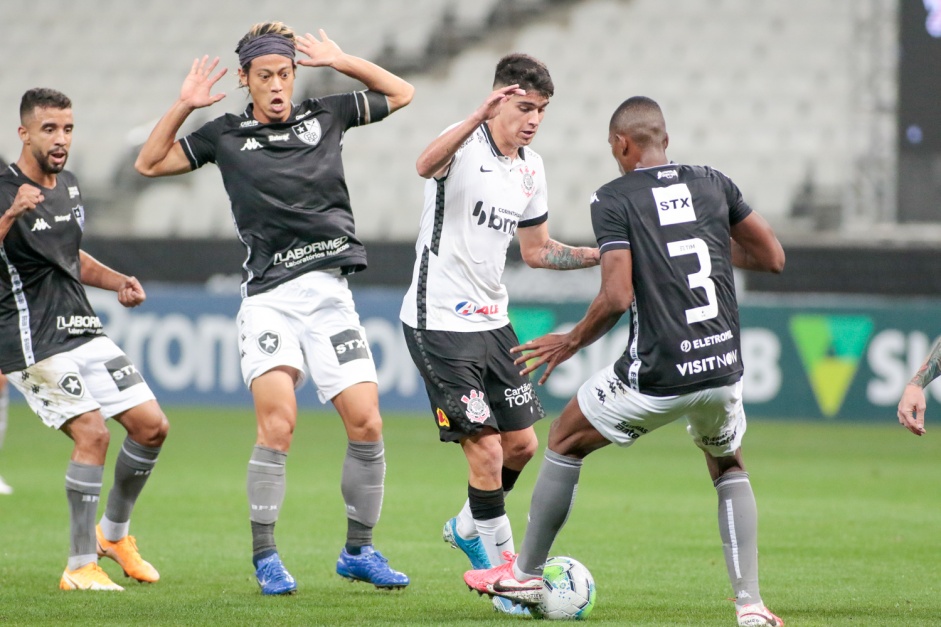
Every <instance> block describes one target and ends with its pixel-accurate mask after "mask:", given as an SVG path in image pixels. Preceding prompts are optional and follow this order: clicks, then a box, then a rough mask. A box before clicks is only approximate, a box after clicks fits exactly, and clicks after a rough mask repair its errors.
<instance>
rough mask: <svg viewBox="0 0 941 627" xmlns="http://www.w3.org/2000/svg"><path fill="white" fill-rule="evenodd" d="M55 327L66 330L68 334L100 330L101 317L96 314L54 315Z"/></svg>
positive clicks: (98, 331)
mask: <svg viewBox="0 0 941 627" xmlns="http://www.w3.org/2000/svg"><path fill="white" fill-rule="evenodd" d="M56 329H58V330H59V331H67V332H68V333H69V335H86V334H88V332H89V331H91V332H93V333H94V334H98V333H101V332H102V328H101V319H100V318H99V317H98V316H68V317H66V316H56Z"/></svg>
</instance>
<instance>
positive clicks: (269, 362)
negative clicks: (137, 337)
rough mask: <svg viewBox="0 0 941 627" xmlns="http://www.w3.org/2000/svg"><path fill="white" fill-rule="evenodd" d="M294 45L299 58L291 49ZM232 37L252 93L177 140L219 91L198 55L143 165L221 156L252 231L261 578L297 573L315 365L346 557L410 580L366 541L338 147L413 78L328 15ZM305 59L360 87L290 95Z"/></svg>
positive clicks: (374, 393)
mask: <svg viewBox="0 0 941 627" xmlns="http://www.w3.org/2000/svg"><path fill="white" fill-rule="evenodd" d="M297 50H300V51H301V52H302V53H304V55H306V58H303V59H301V60H299V61H297V62H296V63H295V54H296V51H297ZM236 53H237V54H238V57H239V58H238V63H239V70H238V78H239V86H240V87H245V88H246V89H247V90H248V95H249V96H250V98H251V103H250V104H249V105H248V107H247V108H246V109H245V111H244V113H242V114H241V115H223V116H220V117H218V118H216V119H214V120H212V121H210V122H207V123H206V124H204V125H203V126H202V127H200V128H199V129H197V130H196V131H195V132H193V133H191V134H189V135H187V136H185V137H183V138H182V139H180V140H175V137H176V135H177V132H178V131H179V130H180V127H181V126H182V124H183V122H184V121H185V120H186V118H187V117H188V116H189V115H190V114H191V113H192V112H193V111H194V110H195V109H199V108H202V107H207V106H209V105H211V104H213V103H215V102H217V101H219V100H221V99H222V98H223V97H224V96H225V94H215V95H212V94H210V91H211V89H212V87H213V85H214V84H215V83H216V82H217V81H218V80H219V79H220V78H221V77H222V75H223V74H224V73H225V70H222V71H220V72H217V73H215V74H213V72H214V71H215V67H216V65H217V64H218V61H219V59H218V58H216V59H215V60H214V61H212V62H211V63H209V62H208V58H207V57H204V58H203V59H202V60H201V61H200V60H199V59H197V60H196V61H194V62H193V66H192V68H191V71H190V74H189V76H187V78H186V80H185V81H184V83H183V87H182V89H181V91H180V98H179V100H178V101H177V102H176V103H175V104H174V105H173V106H172V107H171V109H170V110H169V111H168V112H167V113H166V115H164V117H163V118H162V119H161V120H160V122H159V123H158V124H157V126H156V127H155V128H154V130H153V132H152V133H151V135H150V137H149V138H148V139H147V142H146V143H145V144H144V146H143V148H142V150H141V153H140V155H139V156H138V158H137V163H136V167H137V169H138V171H140V172H141V173H142V174H144V175H146V176H164V175H171V174H183V173H185V172H190V171H192V170H195V169H196V168H199V167H202V166H203V165H205V164H207V163H215V164H216V165H217V166H218V167H219V171H220V173H221V174H222V181H223V183H224V185H225V188H226V191H227V192H228V195H229V198H230V199H231V201H232V215H233V217H234V219H235V226H236V230H237V231H238V237H239V239H240V240H241V241H242V243H243V244H244V245H245V249H246V260H245V264H244V266H243V271H244V272H243V277H244V281H243V283H242V297H243V301H242V306H241V309H240V311H239V315H238V325H239V348H240V351H241V356H242V374H243V376H244V379H245V383H246V385H248V387H249V389H251V391H252V396H253V398H254V401H255V412H256V416H257V419H258V430H257V439H256V443H255V447H254V449H253V451H252V455H251V459H250V460H249V463H248V482H247V489H248V500H249V518H250V520H251V528H252V561H253V564H254V566H255V576H256V580H257V581H258V585H259V586H260V588H261V592H262V594H266V595H277V594H290V593H293V592H294V591H295V590H296V588H297V584H296V582H295V581H294V578H293V577H292V576H291V575H290V573H288V571H287V569H286V568H285V567H284V564H283V562H282V560H281V557H280V555H279V553H278V550H277V546H276V544H275V539H274V527H275V523H276V522H277V520H278V515H279V513H280V510H281V505H282V503H283V501H284V492H285V464H286V461H287V454H288V449H289V448H290V445H291V438H292V435H293V433H294V427H295V424H296V422H297V400H296V396H295V388H296V387H297V386H299V385H300V384H301V383H302V382H303V381H304V379H305V378H306V377H307V376H310V377H311V378H312V379H313V381H314V383H315V384H316V386H317V393H318V395H319V397H320V400H321V401H322V402H327V401H330V402H332V403H333V405H334V407H336V409H337V412H338V413H339V414H340V418H341V419H342V420H343V424H344V426H345V427H346V434H347V440H348V442H347V453H346V459H345V461H344V463H343V476H342V479H341V490H342V492H343V498H344V501H345V503H346V512H347V534H346V544H345V546H344V547H343V549H342V550H341V551H340V556H339V559H338V560H337V567H336V570H337V573H338V574H339V575H340V576H342V577H345V578H347V579H351V580H354V581H367V582H369V583H372V584H374V585H376V586H377V587H382V588H402V587H405V586H406V585H408V582H409V579H408V577H407V576H406V575H405V574H403V573H401V572H399V571H396V570H393V569H392V568H391V567H390V566H389V565H388V562H387V561H386V559H385V558H384V557H383V556H382V554H381V553H379V552H378V551H376V550H375V548H374V547H373V535H372V534H373V527H374V526H375V525H376V523H377V521H378V520H379V512H380V509H381V506H382V495H383V482H384V477H385V454H384V448H383V442H382V418H381V417H380V414H379V393H378V386H377V384H376V370H375V366H374V364H373V361H372V355H371V354H370V352H369V347H368V345H367V342H366V334H365V332H364V331H363V328H362V326H361V325H360V321H359V317H358V316H357V314H356V309H355V308H354V305H353V299H352V296H351V294H350V291H349V289H348V288H347V285H346V279H345V275H347V274H350V273H353V272H357V271H360V270H363V269H365V268H366V251H365V249H364V248H363V245H362V244H361V243H360V242H359V240H357V239H356V233H355V229H354V226H353V212H352V209H351V207H350V197H349V192H348V191H347V187H346V182H345V179H344V175H343V163H342V160H341V155H340V150H341V146H342V141H343V136H344V134H345V133H346V131H347V130H349V129H350V128H353V127H356V126H362V125H365V124H370V123H372V122H378V121H380V120H382V119H383V118H385V117H386V116H388V115H389V114H390V113H392V112H393V111H395V110H396V109H399V108H401V107H404V106H405V105H407V104H408V103H409V102H410V101H411V98H412V92H413V91H414V90H413V88H412V86H411V85H409V84H408V83H407V82H405V81H404V80H402V79H401V78H399V77H397V76H395V75H393V74H391V73H389V72H387V71H385V70H383V69H382V68H380V67H378V66H376V65H374V64H372V63H370V62H368V61H365V60H363V59H360V58H357V57H353V56H351V55H348V54H345V53H343V52H342V51H341V50H340V48H339V47H338V46H337V45H336V43H334V42H333V41H331V40H330V39H329V38H327V36H326V34H325V33H324V32H323V31H320V37H319V39H318V38H317V37H314V36H313V35H310V34H307V35H304V36H295V34H294V32H293V31H292V30H291V29H290V28H288V27H287V26H285V25H284V24H282V23H280V22H265V23H261V24H256V25H255V26H253V27H252V28H251V30H250V31H249V32H248V33H247V34H246V35H245V36H244V37H242V39H241V41H239V44H238V47H237V48H236ZM298 64H299V65H305V66H310V67H319V66H324V67H332V68H334V69H335V70H337V71H339V72H341V73H343V74H345V75H347V76H349V77H351V78H353V79H356V80H358V81H360V82H362V83H363V84H365V85H366V89H365V90H363V91H358V92H355V93H347V94H337V95H332V96H327V97H324V98H312V99H308V100H304V101H302V102H300V103H298V104H294V103H293V102H292V100H291V96H292V95H293V91H294V80H295V69H296V66H297V65H298Z"/></svg>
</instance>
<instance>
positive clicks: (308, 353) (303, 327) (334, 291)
mask: <svg viewBox="0 0 941 627" xmlns="http://www.w3.org/2000/svg"><path fill="white" fill-rule="evenodd" d="M238 326H239V353H240V355H241V356H242V378H243V379H244V380H245V385H247V386H248V387H249V389H251V386H252V381H254V380H255V379H256V378H257V377H259V376H261V375H263V374H264V373H266V372H268V371H269V370H271V369H272V368H275V367H277V366H290V367H291V368H295V369H297V370H298V371H300V373H301V376H300V378H299V379H298V381H297V383H296V384H295V388H300V387H301V385H303V383H304V381H305V380H306V378H307V376H310V377H311V379H313V381H314V384H315V385H316V386H317V396H318V397H319V398H320V402H321V403H326V402H327V401H329V400H330V399H332V398H333V397H334V396H336V395H337V394H339V393H340V392H342V391H343V390H345V389H346V388H348V387H350V386H351V385H354V384H356V383H362V382H364V381H371V382H372V383H377V382H378V379H377V378H376V365H375V363H373V359H372V353H371V352H370V350H369V343H368V342H367V341H366V330H365V329H364V328H363V327H362V326H361V325H360V323H359V315H358V314H357V313H356V307H355V305H354V304H353V294H352V293H351V292H350V290H349V288H348V287H347V284H346V279H345V278H343V277H342V276H340V271H339V270H330V271H326V272H321V271H316V272H308V273H307V274H304V275H302V276H299V277H297V278H296V279H292V280H291V281H288V282H287V283H282V284H281V285H279V286H277V287H275V288H274V289H272V290H269V291H267V292H264V293H262V294H256V295H254V296H249V297H248V298H245V299H243V300H242V306H241V307H240V308H239V315H238Z"/></svg>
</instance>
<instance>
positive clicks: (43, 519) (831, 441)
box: [0, 405, 941, 627]
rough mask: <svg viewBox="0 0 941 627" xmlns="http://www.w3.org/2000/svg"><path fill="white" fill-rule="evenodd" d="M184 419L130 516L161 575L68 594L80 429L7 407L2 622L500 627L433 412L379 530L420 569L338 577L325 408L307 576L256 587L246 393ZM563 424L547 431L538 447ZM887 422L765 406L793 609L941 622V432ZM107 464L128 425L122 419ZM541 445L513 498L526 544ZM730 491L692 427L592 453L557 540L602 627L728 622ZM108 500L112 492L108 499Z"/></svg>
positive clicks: (304, 479) (773, 504) (291, 500)
mask: <svg viewBox="0 0 941 627" xmlns="http://www.w3.org/2000/svg"><path fill="white" fill-rule="evenodd" d="M165 409H166V411H167V414H168V416H169V417H170V420H171V423H172V428H171V432H170V437H169V439H168V440H167V443H166V446H165V448H164V452H163V454H162V456H161V459H160V462H159V464H158V465H157V468H156V471H155V473H154V475H153V477H152V479H151V481H150V483H149V484H148V486H147V488H146V490H145V492H144V493H143V495H142V497H141V500H140V501H139V503H138V507H137V510H136V512H135V515H134V518H133V521H132V522H133V525H132V528H131V533H133V534H134V535H136V536H137V538H138V542H139V546H140V547H141V550H142V553H143V555H144V557H145V558H146V559H148V560H149V561H151V562H152V563H153V564H154V565H155V566H157V568H158V569H159V570H160V572H161V576H162V578H161V581H160V582H159V583H157V584H155V585H142V584H137V583H133V582H130V581H129V580H127V579H125V578H124V577H123V575H122V574H121V572H120V569H119V568H118V567H117V565H116V564H115V563H114V562H111V561H110V560H107V559H106V560H102V566H103V567H104V568H105V570H107V571H108V572H109V573H110V574H111V576H112V577H113V578H114V579H115V580H116V581H117V582H119V583H122V585H125V586H126V587H127V590H126V592H124V593H93V592H86V593H81V592H60V591H59V590H58V589H57V583H58V578H59V576H60V574H61V572H62V569H63V568H64V566H65V561H66V556H67V552H68V535H67V534H68V525H67V509H66V501H65V495H64V486H63V477H64V473H65V468H66V465H67V458H68V456H69V452H70V450H71V443H70V442H69V441H68V439H67V438H65V437H64V436H62V435H61V434H57V433H55V432H53V431H51V430H49V429H47V428H45V427H43V426H42V425H41V424H40V422H39V420H38V419H37V418H35V417H34V416H33V415H32V414H31V413H29V411H28V410H27V408H26V407H25V406H24V405H14V406H13V408H12V416H11V420H10V428H9V432H8V434H7V441H6V444H5V446H4V448H3V450H2V451H0V473H2V474H3V476H4V477H5V478H6V479H7V480H8V481H9V483H10V484H11V485H13V487H14V489H15V493H14V494H13V495H12V496H6V497H0V625H33V624H42V625H53V624H89V625H336V624H358V625H386V624H399V625H413V624H414V625H419V624H424V625H462V624H464V625H506V624H509V623H513V622H521V621H525V620H527V619H517V618H512V617H505V616H499V615H496V614H495V613H494V612H493V610H492V608H491V606H490V604H489V602H488V600H487V599H486V598H480V597H478V596H477V595H476V594H473V593H471V592H469V591H468V590H467V588H466V587H465V586H464V584H463V581H462V580H461V575H462V573H463V572H464V570H465V568H466V567H467V563H466V561H465V559H464V558H463V555H462V554H461V553H459V552H457V551H453V550H451V549H449V548H447V546H446V545H445V544H444V543H443V542H442V541H441V527H442V524H443V522H444V521H445V520H446V519H447V518H449V517H450V516H451V515H453V514H454V513H455V512H456V511H457V509H458V508H459V507H460V505H461V503H462V501H463V499H464V496H465V494H466V492H465V485H466V470H465V463H464V461H463V456H462V455H461V453H460V450H459V449H458V447H457V446H456V445H445V444H441V443H439V442H438V440H437V434H436V431H435V428H434V427H433V425H432V423H431V419H430V418H429V417H425V416H422V419H416V417H414V416H405V415H393V414H387V415H386V416H385V421H386V428H385V441H386V455H387V462H388V470H387V477H386V494H385V504H384V509H383V514H382V519H381V521H380V523H379V526H378V527H377V530H376V545H377V547H378V548H379V549H380V550H381V551H383V552H384V553H385V554H386V556H387V557H389V558H390V561H391V563H392V564H393V566H395V567H396V568H399V569H401V570H403V571H405V572H407V573H408V574H409V575H410V576H411V578H412V585H411V586H409V588H408V589H407V590H405V591H402V592H391V593H390V592H382V591H378V590H376V589H374V588H373V587H372V586H367V585H365V584H350V583H348V582H346V581H344V580H342V579H340V578H339V577H337V576H336V574H335V573H334V565H335V561H336V557H337V553H338V552H339V550H340V547H341V544H342V541H343V537H344V532H345V519H344V514H343V503H342V500H341V497H340V489H339V476H340V464H341V460H342V457H343V453H344V448H345V444H344V436H343V431H342V427H341V425H340V421H339V419H338V418H337V417H336V415H335V414H333V413H329V412H317V413H315V412H305V413H303V414H302V416H301V417H300V419H299V421H298V427H297V431H296V436H295V441H294V444H293V447H292V451H291V455H290V457H289V458H288V491H287V498H286V501H285V505H284V509H283V511H282V514H281V520H280V522H279V523H278V529H277V537H278V544H279V549H280V551H281V554H282V556H283V558H284V560H285V563H286V565H287V566H288V568H289V569H290V571H291V572H292V573H293V574H294V576H295V577H296V579H297V581H298V592H297V594H296V595H294V596H291V597H277V598H263V597H261V595H260V594H259V592H258V588H257V585H256V584H255V581H254V577H253V570H252V567H251V562H250V557H249V554H250V548H251V541H250V536H249V525H248V512H247V504H246V497H245V469H246V464H247V461H248V456H249V452H250V450H251V447H252V443H253V441H254V418H253V416H252V414H251V412H250V410H248V409H246V408H238V409H219V408H213V409H196V408H173V407H167V408H165ZM547 427H548V421H544V422H543V423H541V424H540V425H539V427H538V430H539V434H540V440H541V443H542V444H544V442H545V434H546V429H547ZM934 431H935V430H934V429H932V423H931V420H930V417H929V432H928V435H927V436H925V437H923V438H920V439H919V438H916V437H914V436H912V435H911V434H909V433H908V432H906V431H904V430H903V429H902V428H901V427H899V426H898V425H897V424H896V421H895V418H894V417H893V416H892V415H887V416H886V420H885V424H882V425H864V424H856V425H851V424H841V425H837V424H821V423H810V422H775V421H766V420H764V421H763V420H752V421H751V424H750V425H749V431H748V435H747V436H746V438H745V449H744V450H745V459H746V462H747V465H748V468H749V471H750V473H751V477H752V483H753V485H754V488H755V492H756V495H757V498H758V508H759V516H760V550H761V554H760V561H761V576H762V592H763V595H764V597H765V600H766V601H767V603H768V605H769V606H770V607H771V608H772V609H773V610H774V611H775V612H776V613H778V614H779V615H780V616H781V617H782V618H784V619H785V621H786V622H787V624H788V626H789V627H793V626H796V625H828V626H829V625H852V626H854V627H858V626H860V625H866V626H868V625H873V626H880V627H881V626H890V625H907V626H910V625H939V624H941V576H939V573H941V566H939V562H941V507H939V505H941V498H939V497H941V439H939V438H941V436H939V435H938V434H937V433H935V432H934ZM112 433H113V440H112V449H111V452H110V453H109V456H108V462H109V464H108V467H107V468H106V472H105V490H104V491H103V493H102V498H103V499H104V495H105V494H106V493H107V490H108V489H109V487H110V474H111V464H113V461H114V457H115V450H116V447H117V446H118V445H119V443H120V441H121V440H122V439H123V431H122V430H121V429H120V426H119V425H112ZM539 463H541V453H540V455H539V456H537V458H536V460H534V462H533V464H532V465H531V467H530V468H529V469H528V470H527V472H526V473H524V475H523V477H522V478H521V479H520V482H519V484H518V486H517V488H516V490H515V491H514V492H513V493H511V495H510V497H509V500H508V510H509V513H510V516H511V520H512V521H513V524H514V529H515V531H516V542H517V547H518V546H519V545H520V542H521V540H522V536H523V532H524V529H525V520H526V510H527V507H528V505H529V496H530V493H531V490H532V485H533V482H534V480H535V476H536V468H537V466H538V464H539ZM715 501H716V497H715V491H714V489H713V488H712V485H711V483H710V481H709V479H708V476H707V474H706V471H705V464H704V463H703V460H702V455H701V453H699V451H698V450H697V449H696V448H695V447H694V446H693V445H692V444H691V443H690V441H689V439H688V438H687V436H686V434H685V432H684V431H683V429H682V427H681V426H680V425H672V426H669V427H667V428H664V429H662V430H661V431H658V432H655V433H653V434H650V435H648V436H645V437H644V438H643V439H642V440H641V441H640V442H639V443H638V444H637V445H635V446H634V447H633V449H631V450H629V451H624V450H619V449H616V448H614V447H610V448H608V449H605V450H603V451H600V452H598V453H596V454H594V455H592V456H591V457H589V458H588V460H587V462H586V465H585V468H584V470H583V473H582V481H581V484H580V486H579V492H578V498H577V501H576V507H575V510H574V513H573V514H572V516H571V518H570V520H569V522H568V525H567V526H566V527H565V529H564V530H563V531H562V534H561V535H560V536H559V539H558V541H557V543H556V546H555V547H554V549H553V554H556V555H571V556H573V557H575V558H577V559H578V560H580V561H582V562H584V563H585V564H586V565H587V566H588V567H589V568H590V569H591V571H592V573H593V574H594V577H595V581H596V583H597V586H598V601H597V606H596V608H595V611H594V613H593V615H592V617H591V618H590V619H589V622H590V624H599V625H601V624H608V625H723V626H729V625H734V614H733V607H732V603H731V602H729V601H728V600H727V598H728V597H729V595H730V593H731V591H730V589H729V585H728V582H727V580H726V575H725V566H724V561H723V558H722V552H721V548H720V545H719V538H718V532H717V530H716V526H717V525H716V520H715V518H716V503H715ZM102 507H103V505H102Z"/></svg>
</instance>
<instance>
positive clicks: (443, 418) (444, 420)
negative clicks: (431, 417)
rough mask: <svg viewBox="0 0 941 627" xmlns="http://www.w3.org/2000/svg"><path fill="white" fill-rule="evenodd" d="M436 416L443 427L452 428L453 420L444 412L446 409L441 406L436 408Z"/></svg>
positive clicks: (439, 424)
mask: <svg viewBox="0 0 941 627" xmlns="http://www.w3.org/2000/svg"><path fill="white" fill-rule="evenodd" d="M435 417H436V418H437V419H438V426H439V427H441V428H442V429H450V428H451V421H450V420H448V415H447V414H446V413H444V410H443V409H441V408H440V407H439V408H437V409H436V410H435Z"/></svg>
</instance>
